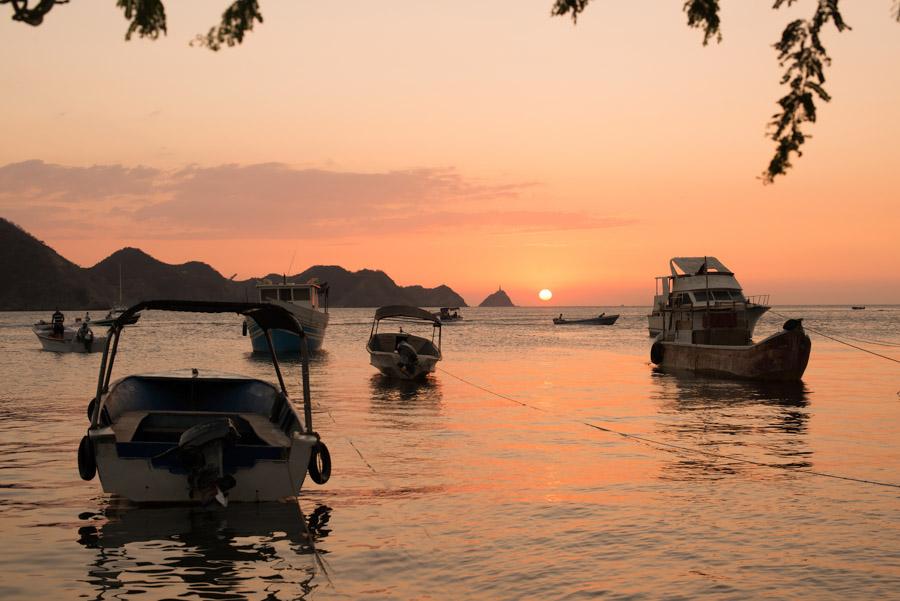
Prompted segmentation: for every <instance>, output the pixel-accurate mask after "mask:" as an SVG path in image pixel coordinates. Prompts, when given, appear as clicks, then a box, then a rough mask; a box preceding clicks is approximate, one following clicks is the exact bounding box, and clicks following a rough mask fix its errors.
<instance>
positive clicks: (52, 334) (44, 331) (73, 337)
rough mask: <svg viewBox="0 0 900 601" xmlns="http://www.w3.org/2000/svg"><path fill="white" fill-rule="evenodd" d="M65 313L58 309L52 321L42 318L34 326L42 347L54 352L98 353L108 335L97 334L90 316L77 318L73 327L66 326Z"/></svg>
mask: <svg viewBox="0 0 900 601" xmlns="http://www.w3.org/2000/svg"><path fill="white" fill-rule="evenodd" d="M64 319H65V318H64V317H63V314H62V313H60V312H59V311H56V312H55V313H54V314H53V318H52V321H51V322H50V323H48V322H46V321H44V320H41V321H38V322H37V323H35V324H34V326H32V328H31V331H32V332H34V335H35V336H37V339H38V340H39V341H40V343H41V348H43V349H44V350H45V351H52V352H54V353H97V352H100V351H102V350H103V345H104V344H106V336H103V335H96V334H94V331H93V330H92V329H91V325H90V324H91V323H92V322H91V321H90V317H88V316H85V319H84V320H82V319H76V320H75V324H74V326H73V327H70V326H66V325H65V322H64Z"/></svg>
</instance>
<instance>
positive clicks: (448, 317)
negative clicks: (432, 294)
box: [435, 307, 463, 325]
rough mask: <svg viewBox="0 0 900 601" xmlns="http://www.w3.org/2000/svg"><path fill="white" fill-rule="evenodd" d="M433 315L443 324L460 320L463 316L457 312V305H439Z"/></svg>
mask: <svg viewBox="0 0 900 601" xmlns="http://www.w3.org/2000/svg"><path fill="white" fill-rule="evenodd" d="M435 315H436V316H437V318H438V319H440V320H441V323H442V324H444V325H446V324H448V323H454V322H457V321H462V318H463V316H462V315H460V314H459V307H441V308H440V309H439V310H438V312H437V313H435Z"/></svg>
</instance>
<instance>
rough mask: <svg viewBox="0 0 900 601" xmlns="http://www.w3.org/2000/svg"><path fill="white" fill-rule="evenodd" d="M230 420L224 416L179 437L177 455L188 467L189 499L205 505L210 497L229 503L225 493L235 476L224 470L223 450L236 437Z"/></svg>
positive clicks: (232, 485)
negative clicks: (197, 500)
mask: <svg viewBox="0 0 900 601" xmlns="http://www.w3.org/2000/svg"><path fill="white" fill-rule="evenodd" d="M239 437H240V434H238V431H237V428H235V426H234V422H232V421H231V419H229V418H227V417H224V418H220V419H215V420H212V421H208V422H204V423H202V424H197V425H196V426H194V427H192V428H188V429H187V430H185V431H184V433H183V434H182V435H181V438H179V439H178V454H179V457H180V458H181V462H182V464H183V465H184V467H185V468H187V470H188V484H189V485H190V489H191V492H190V494H191V499H199V500H200V501H201V502H202V503H203V504H204V505H206V504H207V503H210V502H211V501H212V500H213V499H215V500H216V501H218V502H219V503H220V504H221V505H222V506H224V507H227V506H228V499H227V498H226V493H227V492H228V490H230V489H232V488H234V486H235V484H237V482H235V480H234V478H233V477H232V476H231V475H229V474H226V473H225V470H224V465H223V459H222V457H223V452H224V450H225V446H226V445H230V444H233V443H234V441H235V439H237V438H239Z"/></svg>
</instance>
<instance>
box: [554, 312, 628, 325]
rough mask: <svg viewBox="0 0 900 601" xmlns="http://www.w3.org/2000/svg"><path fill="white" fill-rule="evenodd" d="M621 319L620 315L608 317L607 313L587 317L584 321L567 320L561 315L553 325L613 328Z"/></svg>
mask: <svg viewBox="0 0 900 601" xmlns="http://www.w3.org/2000/svg"><path fill="white" fill-rule="evenodd" d="M617 319H619V315H618V314H616V315H607V314H606V313H601V314H600V315H598V316H597V317H586V318H582V319H565V318H564V317H563V316H562V313H560V314H559V317H554V318H553V323H555V324H556V325H558V326H568V325H584V326H611V325H613V324H614V323H616V320H617Z"/></svg>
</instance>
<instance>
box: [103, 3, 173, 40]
mask: <svg viewBox="0 0 900 601" xmlns="http://www.w3.org/2000/svg"><path fill="white" fill-rule="evenodd" d="M116 6H118V7H119V8H121V9H122V10H124V11H125V18H126V19H128V20H129V21H131V23H130V24H129V25H128V31H126V32H125V39H126V40H130V39H131V36H132V35H134V34H135V33H137V34H138V37H141V38H150V39H151V40H155V39H156V38H158V37H159V34H160V33H162V34H163V35H165V34H166V32H167V30H166V9H165V7H164V6H163V3H162V0H117V1H116Z"/></svg>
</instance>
